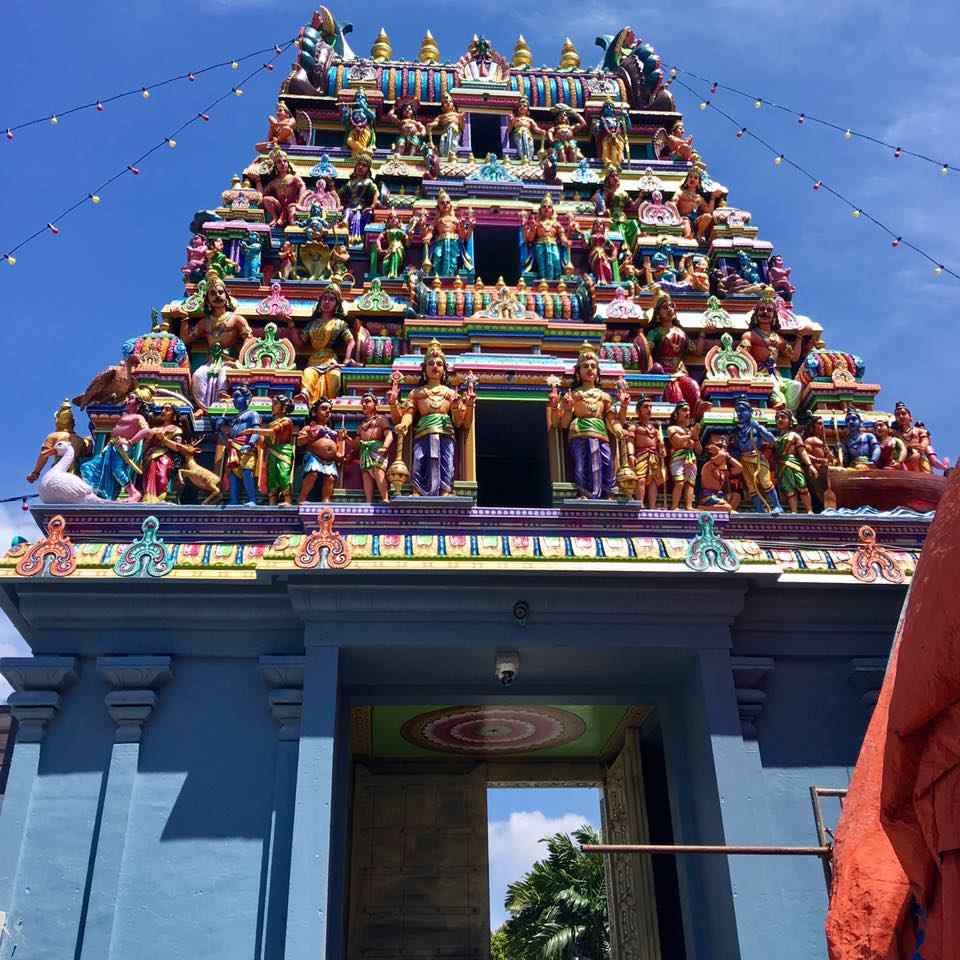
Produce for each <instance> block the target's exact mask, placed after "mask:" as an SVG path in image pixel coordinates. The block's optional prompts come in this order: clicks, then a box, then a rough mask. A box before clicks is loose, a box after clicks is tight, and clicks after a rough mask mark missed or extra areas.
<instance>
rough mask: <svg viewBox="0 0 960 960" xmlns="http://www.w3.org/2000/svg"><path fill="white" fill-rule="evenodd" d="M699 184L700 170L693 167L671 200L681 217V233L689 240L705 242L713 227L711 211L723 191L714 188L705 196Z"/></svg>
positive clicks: (700, 180)
mask: <svg viewBox="0 0 960 960" xmlns="http://www.w3.org/2000/svg"><path fill="white" fill-rule="evenodd" d="M701 184H702V178H701V174H700V170H699V169H698V168H697V167H694V168H693V169H692V170H691V171H690V172H689V173H688V174H687V175H686V177H684V179H683V183H682V184H681V185H680V189H679V190H678V191H677V192H676V193H675V194H674V195H673V202H674V203H675V204H676V206H677V210H678V211H679V212H680V216H681V217H683V235H684V236H685V237H686V238H687V239H689V240H694V239H695V240H698V241H699V242H701V243H705V242H706V241H707V240H708V239H709V236H710V232H711V230H712V229H713V211H714V209H715V208H716V206H717V203H718V201H719V200H720V198H721V197H722V196H723V191H722V190H714V191H712V192H711V193H710V195H709V196H707V195H705V194H704V192H703V188H702V185H701Z"/></svg>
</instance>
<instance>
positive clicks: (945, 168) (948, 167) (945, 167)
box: [940, 163, 950, 177]
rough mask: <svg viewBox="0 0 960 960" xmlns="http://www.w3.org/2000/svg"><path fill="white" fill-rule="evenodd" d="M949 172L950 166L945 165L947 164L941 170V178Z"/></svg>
mask: <svg viewBox="0 0 960 960" xmlns="http://www.w3.org/2000/svg"><path fill="white" fill-rule="evenodd" d="M949 172H950V164H948V163H945V164H944V165H943V166H942V167H941V168H940V176H941V177H945V176H946V175H947V174H948V173H949Z"/></svg>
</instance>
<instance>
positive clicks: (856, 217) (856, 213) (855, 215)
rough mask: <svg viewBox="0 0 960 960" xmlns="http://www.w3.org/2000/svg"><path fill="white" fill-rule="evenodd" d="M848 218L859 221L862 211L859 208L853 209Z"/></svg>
mask: <svg viewBox="0 0 960 960" xmlns="http://www.w3.org/2000/svg"><path fill="white" fill-rule="evenodd" d="M850 216H851V217H853V219H854V220H859V219H860V217H861V216H863V211H862V210H861V209H860V208H859V207H854V208H853V209H852V210H851V211H850Z"/></svg>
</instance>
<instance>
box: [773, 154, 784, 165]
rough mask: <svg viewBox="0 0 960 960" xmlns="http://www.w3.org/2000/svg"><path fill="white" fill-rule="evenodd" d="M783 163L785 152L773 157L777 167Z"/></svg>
mask: <svg viewBox="0 0 960 960" xmlns="http://www.w3.org/2000/svg"><path fill="white" fill-rule="evenodd" d="M781 163H783V154H782V153H781V154H780V156H778V157H774V158H773V165H774V166H775V167H779V166H780V164H781Z"/></svg>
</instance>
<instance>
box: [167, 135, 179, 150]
mask: <svg viewBox="0 0 960 960" xmlns="http://www.w3.org/2000/svg"><path fill="white" fill-rule="evenodd" d="M176 145H177V141H176V140H174V139H173V137H168V138H167V146H168V147H169V148H170V149H171V150H172V149H173V148H174V147H175V146H176Z"/></svg>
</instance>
